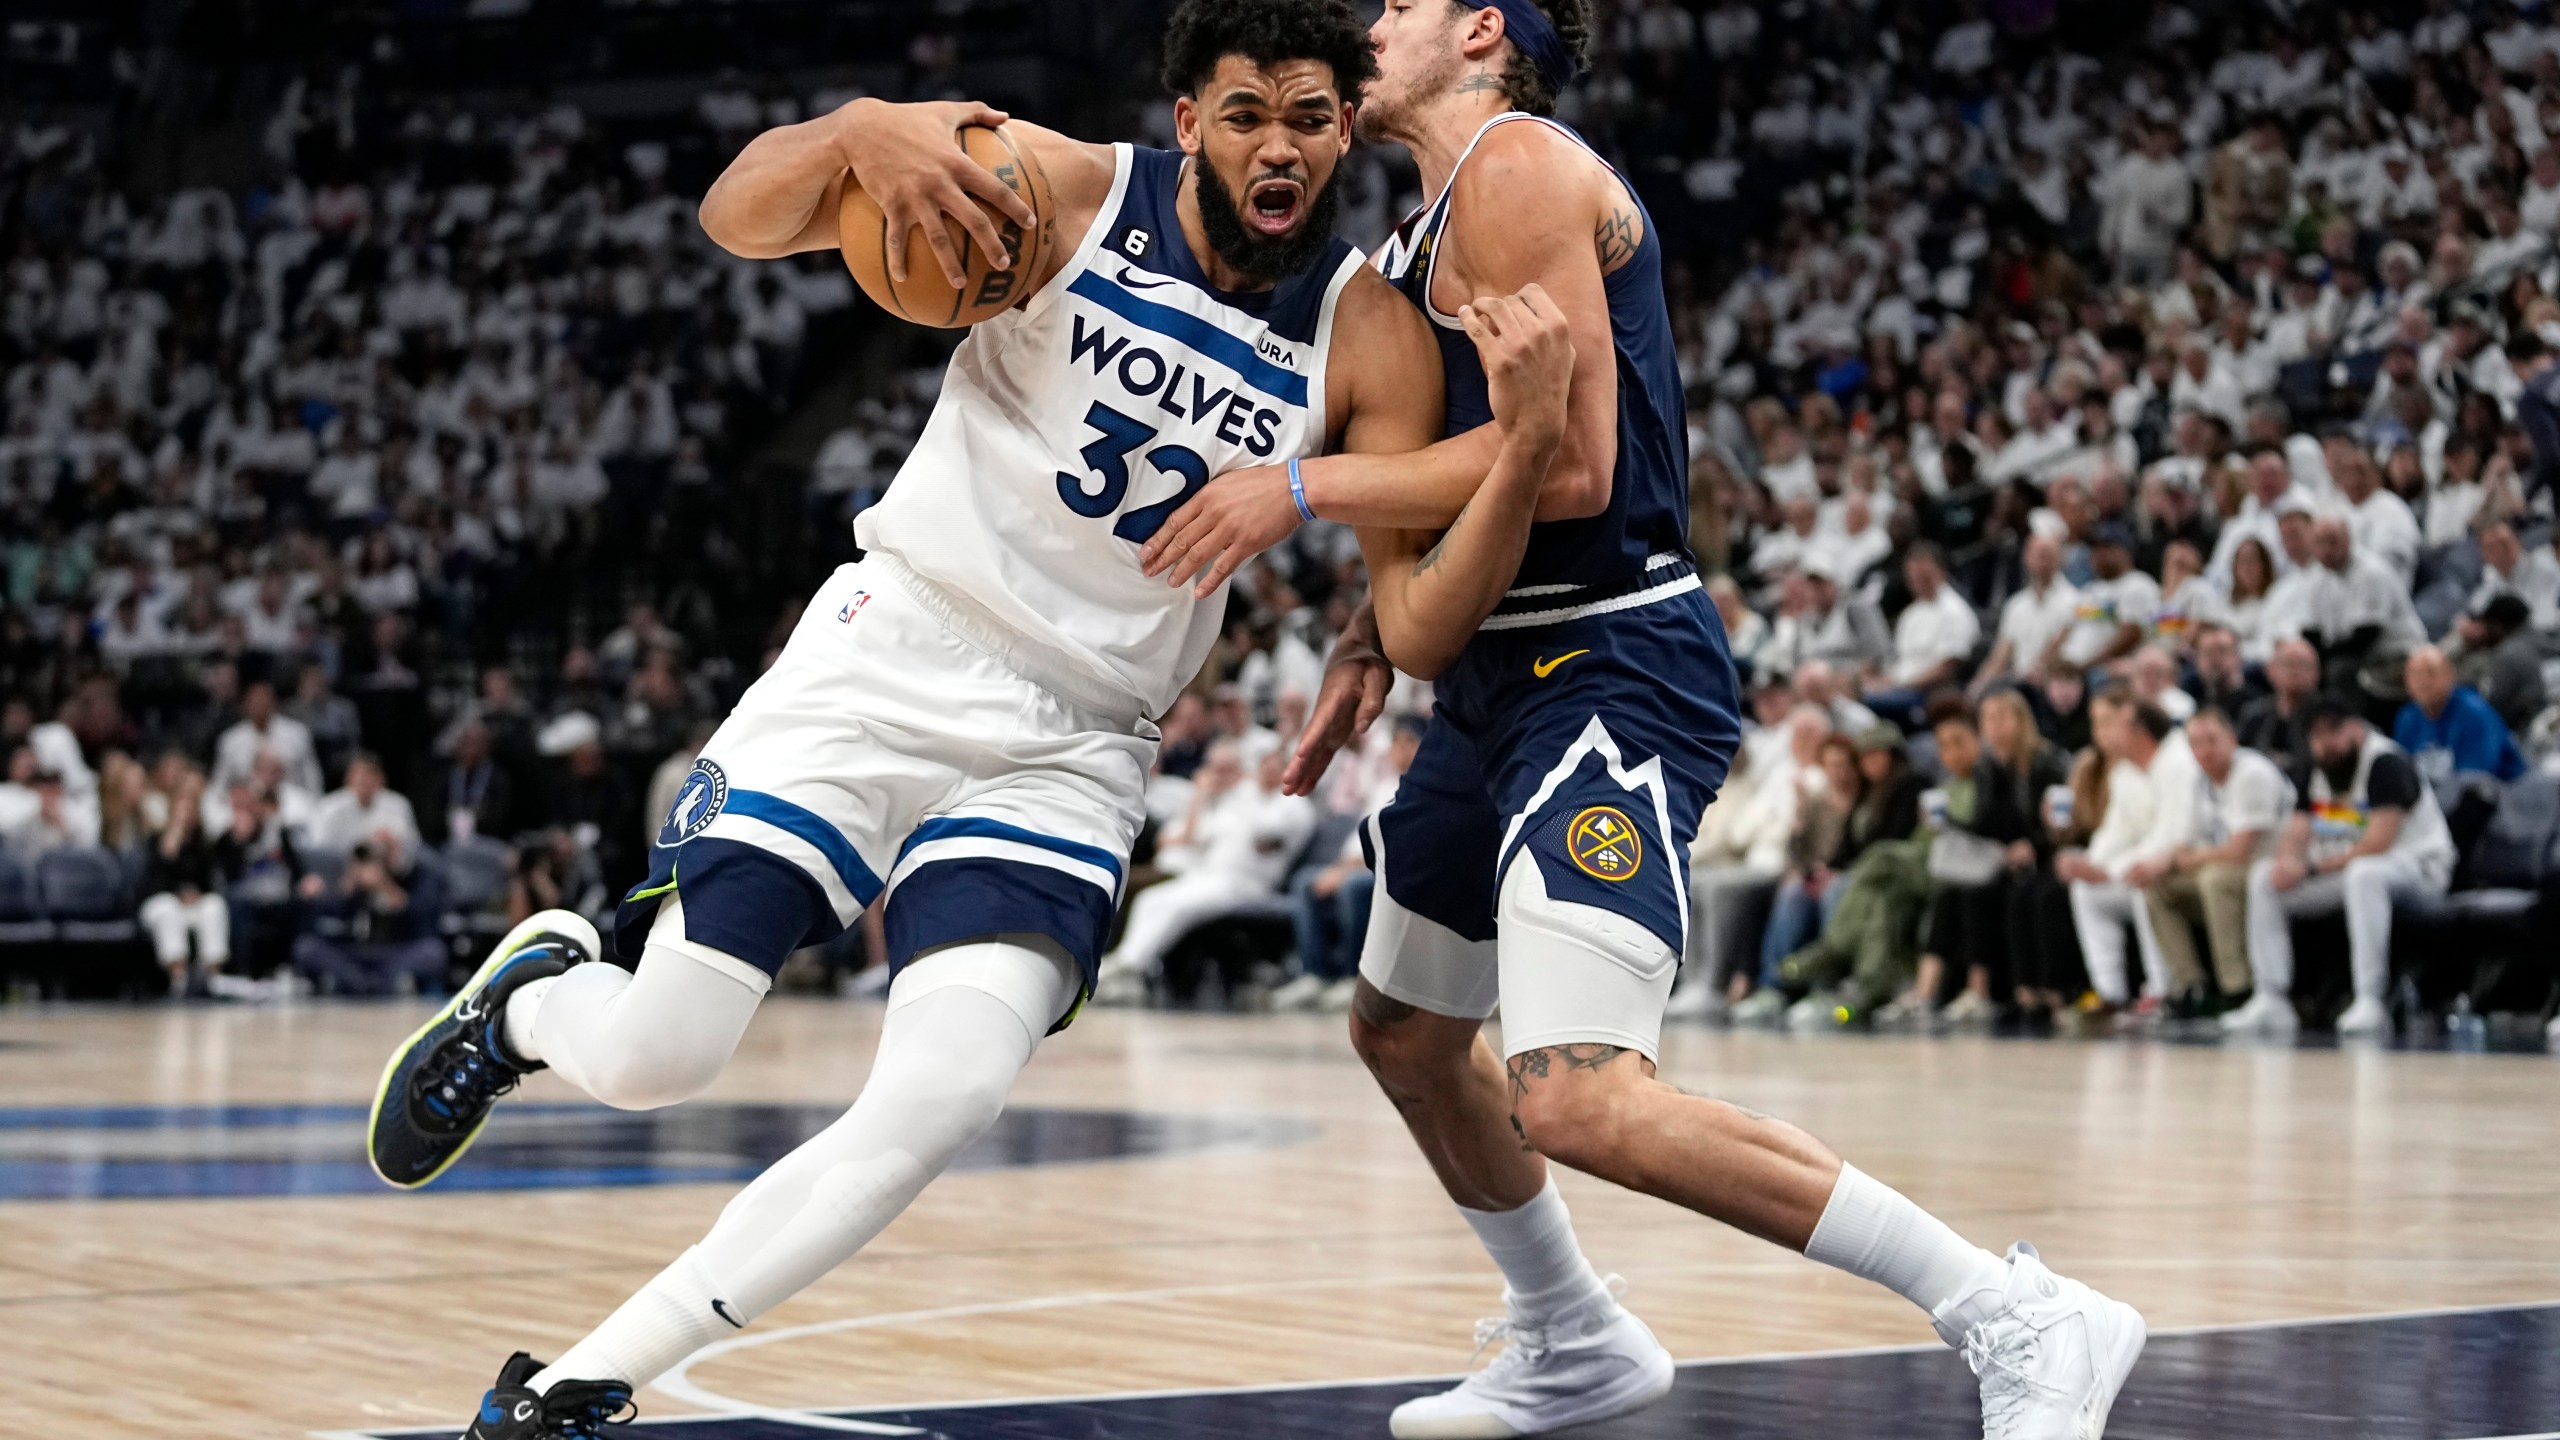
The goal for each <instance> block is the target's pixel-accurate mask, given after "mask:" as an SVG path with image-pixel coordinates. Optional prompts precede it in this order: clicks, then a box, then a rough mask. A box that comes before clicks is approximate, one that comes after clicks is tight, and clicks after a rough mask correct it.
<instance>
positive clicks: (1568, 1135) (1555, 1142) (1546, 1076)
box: [1505, 1045, 1641, 1174]
mask: <svg viewBox="0 0 2560 1440" xmlns="http://www.w3.org/2000/svg"><path fill="white" fill-rule="evenodd" d="M1604 1052H1615V1053H1614V1054H1610V1055H1606V1056H1605V1058H1604ZM1594 1061H1598V1062H1599V1063H1592V1062H1594ZM1505 1063H1506V1066H1507V1068H1508V1069H1509V1070H1510V1072H1511V1075H1512V1084H1511V1097H1512V1098H1511V1113H1512V1115H1513V1117H1514V1118H1515V1119H1517V1120H1518V1121H1519V1124H1520V1135H1521V1138H1522V1139H1524V1140H1526V1141H1528V1142H1529V1144H1530V1146H1531V1147H1533V1148H1534V1149H1536V1150H1537V1151H1538V1153H1540V1154H1542V1155H1544V1156H1546V1157H1547V1158H1548V1159H1550V1160H1553V1161H1555V1162H1556V1163H1557V1164H1559V1165H1569V1166H1571V1167H1573V1168H1574V1169H1576V1170H1581V1171H1585V1172H1588V1173H1592V1174H1606V1173H1607V1172H1608V1170H1609V1169H1610V1162H1611V1157H1613V1156H1615V1155H1617V1154H1618V1153H1620V1151H1621V1150H1622V1149H1623V1148H1624V1142H1625V1139H1626V1134H1627V1126H1628V1105H1627V1097H1626V1086H1627V1084H1628V1083H1629V1082H1630V1081H1631V1080H1634V1079H1638V1078H1641V1077H1640V1074H1639V1072H1638V1071H1637V1069H1636V1068H1635V1066H1636V1057H1635V1056H1634V1055H1633V1054H1631V1053H1628V1052H1625V1051H1619V1050H1617V1047H1615V1046H1586V1045H1565V1046H1553V1047H1548V1048H1544V1049H1539V1050H1531V1051H1527V1052H1524V1053H1522V1054H1519V1055H1514V1056H1512V1057H1511V1059H1510V1060H1509V1061H1507V1062H1505ZM1622 1066H1623V1067H1625V1068H1624V1069H1623V1070H1622V1069H1621V1068H1620V1067H1622Z"/></svg>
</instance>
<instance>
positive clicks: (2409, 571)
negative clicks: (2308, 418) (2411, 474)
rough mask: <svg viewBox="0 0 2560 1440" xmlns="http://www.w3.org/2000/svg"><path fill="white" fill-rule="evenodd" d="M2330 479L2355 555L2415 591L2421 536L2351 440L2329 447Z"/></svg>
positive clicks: (2366, 454)
mask: <svg viewBox="0 0 2560 1440" xmlns="http://www.w3.org/2000/svg"><path fill="white" fill-rule="evenodd" d="M2329 475H2330V478H2331V479H2332V480H2333V481H2334V482H2335V483H2336V485H2337V487H2338V506H2339V509H2340V510H2341V511H2342V512H2343V513H2344V515H2345V517H2346V521H2347V530H2348V533H2349V534H2350V535H2351V536H2352V537H2353V539H2354V541H2355V548H2356V553H2357V554H2359V555H2365V556H2370V557H2371V558H2372V559H2374V560H2376V561H2378V562H2379V563H2380V564H2381V565H2382V566H2383V567H2384V568H2385V569H2388V570H2389V571H2390V572H2391V574H2392V575H2393V577H2394V578H2396V579H2397V580H2399V582H2400V583H2401V584H2402V585H2403V586H2414V585H2415V584H2416V583H2417V578H2418V544H2419V540H2420V536H2419V533H2418V517H2417V516H2416V515H2414V514H2411V513H2410V511H2409V502H2407V501H2405V500H2403V499H2401V498H2400V497H2399V496H2397V495H2395V494H2393V493H2391V491H2389V490H2388V489H2385V488H2384V487H2383V484H2382V470H2381V467H2379V466H2377V465H2375V464H2374V463H2373V456H2372V454H2371V453H2370V452H2368V451H2367V450H2366V449H2365V448H2364V447H2363V446H2362V445H2360V444H2358V443H2356V442H2355V441H2353V440H2349V439H2344V438H2340V439H2337V440H2332V441H2331V442H2330V444H2329Z"/></svg>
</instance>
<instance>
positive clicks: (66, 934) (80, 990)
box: [36, 845, 160, 998]
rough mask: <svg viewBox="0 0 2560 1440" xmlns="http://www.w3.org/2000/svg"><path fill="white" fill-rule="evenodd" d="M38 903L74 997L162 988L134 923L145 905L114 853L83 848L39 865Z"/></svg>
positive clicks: (59, 853)
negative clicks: (138, 908) (50, 927)
mask: <svg viewBox="0 0 2560 1440" xmlns="http://www.w3.org/2000/svg"><path fill="white" fill-rule="evenodd" d="M36 899H37V901H38V903H39V904H41V905H42V906H43V908H44V913H45V916H46V918H47V919H49V920H51V921H52V922H53V927H54V945H53V950H54V953H55V955H56V956H57V957H58V960H57V963H58V965H59V967H60V970H59V974H60V978H61V981H62V983H63V986H64V988H65V990H66V992H67V993H68V994H70V995H71V996H73V997H74V998H82V997H95V996H109V995H131V994H141V993H148V992H149V991H151V990H152V989H153V988H154V987H156V986H157V985H158V984H159V983H160V980H159V976H160V970H159V967H157V966H155V965H153V964H152V963H151V962H150V955H149V951H148V949H147V948H146V947H145V946H144V945H143V943H142V924H141V922H140V921H139V920H137V919H136V918H135V917H134V908H135V906H136V905H137V904H138V903H139V902H138V900H137V899H136V897H135V895H134V893H133V887H132V885H131V884H129V883H127V881H126V880H125V870H124V862H123V861H122V860H120V859H118V858H116V854H115V852H114V851H112V850H109V849H106V848H105V847H103V846H97V845H78V846H73V847H71V848H69V849H64V850H56V851H54V852H53V853H51V854H49V855H46V856H45V857H44V858H43V859H41V860H38V861H37V862H36Z"/></svg>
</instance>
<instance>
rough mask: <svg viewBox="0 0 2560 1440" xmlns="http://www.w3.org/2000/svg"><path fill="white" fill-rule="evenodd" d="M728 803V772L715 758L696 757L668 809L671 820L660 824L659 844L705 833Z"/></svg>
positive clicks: (674, 842) (661, 845)
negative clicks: (691, 768)
mask: <svg viewBox="0 0 2560 1440" xmlns="http://www.w3.org/2000/svg"><path fill="white" fill-rule="evenodd" d="M728 803H729V775H728V772H727V771H724V770H722V769H721V768H720V766H719V765H718V764H717V763H716V762H714V761H711V760H696V761H694V762H693V773H692V774H690V775H687V776H685V777H684V788H683V789H681V790H678V791H677V792H676V803H675V804H674V805H672V806H669V807H668V809H667V823H665V824H664V825H661V826H659V827H658V848H659V849H661V850H663V849H665V848H667V847H668V846H670V845H681V844H683V843H684V842H686V841H687V840H690V839H692V838H693V837H694V836H696V835H699V834H701V833H702V832H703V830H704V828H705V827H707V826H709V825H710V823H711V822H712V820H713V819H715V818H716V817H717V816H718V815H719V814H720V808H721V807H722V806H724V805H726V804H728Z"/></svg>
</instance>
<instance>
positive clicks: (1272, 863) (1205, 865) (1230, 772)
mask: <svg viewBox="0 0 2560 1440" xmlns="http://www.w3.org/2000/svg"><path fill="white" fill-rule="evenodd" d="M1260 748H1261V751H1262V753H1261V754H1260V755H1259V756H1258V757H1257V759H1256V760H1255V762H1254V766H1253V773H1252V774H1251V776H1250V777H1248V776H1247V774H1246V765H1245V758H1244V750H1243V747H1242V746H1241V745H1239V744H1238V743H1237V742H1235V741H1233V740H1220V741H1219V742H1218V743H1216V744H1215V745H1212V746H1210V747H1209V755H1208V758H1207V759H1206V760H1204V761H1203V762H1202V763H1201V767H1200V779H1199V783H1198V785H1197V786H1196V788H1195V789H1194V791H1193V793H1192V800H1191V807H1192V808H1191V814H1190V815H1189V816H1187V817H1186V818H1185V820H1184V821H1183V822H1182V823H1181V824H1179V825H1177V826H1175V827H1174V830H1173V831H1172V832H1168V839H1169V840H1179V841H1182V842H1187V843H1188V845H1189V846H1190V848H1191V850H1192V852H1193V854H1194V856H1195V857H1196V858H1195V859H1194V860H1193V862H1192V864H1191V865H1190V866H1189V867H1188V868H1186V869H1184V870H1183V872H1182V873H1181V874H1179V875H1176V876H1175V877H1173V878H1172V879H1170V880H1166V881H1163V882H1162V883H1160V884H1156V885H1151V886H1149V887H1148V888H1146V889H1144V890H1141V891H1139V892H1138V893H1137V895H1136V896H1135V897H1133V898H1132V899H1131V900H1130V902H1129V919H1128V924H1127V926H1126V928H1124V929H1123V930H1122V931H1121V935H1120V943H1119V944H1118V945H1116V946H1114V947H1112V950H1111V953H1110V954H1108V955H1105V956H1104V957H1102V965H1101V976H1100V980H1099V983H1098V984H1097V986H1096V989H1095V998H1096V999H1107V1000H1113V1001H1127V1000H1132V999H1135V998H1137V997H1138V996H1139V995H1140V994H1142V993H1143V990H1144V986H1145V982H1146V979H1147V977H1148V976H1150V975H1153V974H1155V973H1156V972H1157V970H1158V969H1159V968H1160V967H1162V965H1163V964H1164V957H1165V955H1166V953H1167V952H1169V951H1171V950H1172V949H1173V947H1174V946H1175V945H1177V944H1179V943H1181V940H1182V937H1183V936H1185V935H1187V934H1189V933H1191V931H1192V930H1194V929H1196V928H1198V927H1199V926H1200V925H1202V924H1204V923H1206V922H1208V921H1210V920H1214V919H1216V918H1217V917H1219V916H1221V915H1225V914H1228V913H1230V912H1232V911H1234V910H1235V909H1236V908H1237V907H1238V906H1239V905H1242V904H1244V903H1246V902H1248V901H1252V900H1257V899H1262V898H1265V897H1268V896H1271V895H1274V894H1277V893H1278V892H1279V889H1280V885H1281V882H1283V881H1285V880H1286V879H1288V877H1289V867H1290V865H1291V864H1292V863H1293V862H1294V861H1295V860H1296V859H1297V855H1298V851H1299V850H1300V849H1301V848H1302V847H1303V846H1304V845H1305V843H1306V839H1307V834H1308V832H1309V831H1311V830H1312V829H1314V828H1315V823H1316V807H1315V802H1314V801H1312V800H1309V799H1308V798H1306V797H1305V796H1303V795H1291V794H1288V793H1286V792H1284V791H1283V790H1282V789H1281V788H1280V777H1281V774H1282V772H1283V771H1285V770H1286V769H1287V768H1288V763H1289V747H1288V746H1286V745H1270V744H1265V745H1264V746H1262V747H1260Z"/></svg>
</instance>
